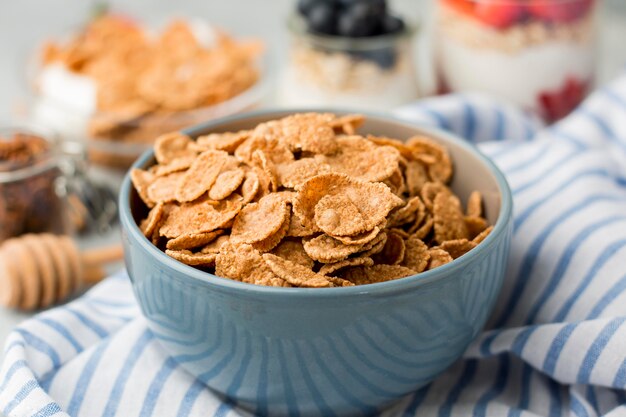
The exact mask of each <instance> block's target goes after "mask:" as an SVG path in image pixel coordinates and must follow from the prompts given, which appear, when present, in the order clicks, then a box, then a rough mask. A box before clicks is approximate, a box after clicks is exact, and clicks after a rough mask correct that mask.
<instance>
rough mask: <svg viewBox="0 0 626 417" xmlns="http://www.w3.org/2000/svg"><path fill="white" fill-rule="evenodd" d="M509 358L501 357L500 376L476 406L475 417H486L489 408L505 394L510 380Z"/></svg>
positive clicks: (498, 375)
mask: <svg viewBox="0 0 626 417" xmlns="http://www.w3.org/2000/svg"><path fill="white" fill-rule="evenodd" d="M509 361H510V359H509V357H508V356H506V355H500V358H499V360H498V362H499V367H498V374H497V376H496V379H495V381H494V382H493V385H492V386H491V387H490V388H489V390H488V391H487V392H485V393H484V394H483V395H482V397H480V398H479V399H478V402H477V403H476V405H475V406H474V412H473V416H474V417H485V416H486V414H487V406H488V405H489V404H490V403H491V402H492V401H493V400H495V399H496V398H498V397H499V396H500V395H502V393H503V392H504V389H505V388H506V385H507V382H508V379H509Z"/></svg>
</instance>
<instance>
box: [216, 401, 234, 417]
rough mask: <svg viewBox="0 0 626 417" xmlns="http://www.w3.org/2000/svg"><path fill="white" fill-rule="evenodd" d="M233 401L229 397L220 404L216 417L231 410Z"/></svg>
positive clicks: (222, 416)
mask: <svg viewBox="0 0 626 417" xmlns="http://www.w3.org/2000/svg"><path fill="white" fill-rule="evenodd" d="M233 406H234V404H233V402H232V401H231V400H229V399H226V400H224V401H222V403H221V404H220V406H219V407H218V408H217V410H215V414H214V417H224V416H226V414H228V412H229V411H231V410H232V409H233Z"/></svg>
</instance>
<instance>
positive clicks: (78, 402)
mask: <svg viewBox="0 0 626 417" xmlns="http://www.w3.org/2000/svg"><path fill="white" fill-rule="evenodd" d="M109 343H110V340H106V341H104V342H101V343H100V345H99V346H98V347H97V348H96V349H94V351H93V352H92V353H91V356H90V357H89V359H88V360H87V363H86V364H85V366H84V367H83V370H82V371H81V373H80V376H79V377H78V381H76V386H75V387H74V393H73V394H72V398H71V399H70V402H69V404H68V406H67V413H68V414H69V415H70V416H76V415H78V414H79V412H80V407H81V406H82V404H83V399H84V398H85V392H87V388H88V387H89V383H90V382H91V378H92V377H93V375H94V372H95V370H96V368H97V366H98V364H99V363H100V359H101V358H102V354H103V353H104V351H105V350H106V348H107V347H108V346H109Z"/></svg>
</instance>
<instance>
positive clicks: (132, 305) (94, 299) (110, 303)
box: [86, 297, 137, 309]
mask: <svg viewBox="0 0 626 417" xmlns="http://www.w3.org/2000/svg"><path fill="white" fill-rule="evenodd" d="M86 301H88V302H89V303H90V304H92V303H93V304H99V305H102V306H106V307H113V308H121V309H126V308H135V307H137V303H135V302H121V301H111V300H106V299H103V298H97V297H86Z"/></svg>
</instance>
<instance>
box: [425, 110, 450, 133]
mask: <svg viewBox="0 0 626 417" xmlns="http://www.w3.org/2000/svg"><path fill="white" fill-rule="evenodd" d="M418 111H420V112H422V113H424V114H427V115H428V116H430V117H431V118H432V119H434V120H435V122H436V123H437V125H438V126H439V127H440V128H442V129H444V130H448V131H452V128H451V126H450V122H449V121H448V119H447V118H446V117H445V116H443V115H442V114H441V113H439V112H438V111H436V110H434V109H430V108H427V107H421V106H420V107H419V108H418Z"/></svg>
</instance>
